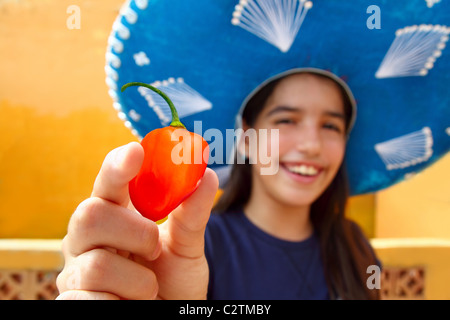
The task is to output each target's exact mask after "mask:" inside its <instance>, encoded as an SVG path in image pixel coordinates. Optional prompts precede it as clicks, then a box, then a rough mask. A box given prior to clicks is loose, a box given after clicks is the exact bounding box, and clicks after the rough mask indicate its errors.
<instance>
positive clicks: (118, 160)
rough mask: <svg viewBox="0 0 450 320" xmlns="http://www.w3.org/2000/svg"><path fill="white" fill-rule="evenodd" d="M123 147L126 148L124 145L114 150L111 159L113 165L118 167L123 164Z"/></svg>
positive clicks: (124, 153)
mask: <svg viewBox="0 0 450 320" xmlns="http://www.w3.org/2000/svg"><path fill="white" fill-rule="evenodd" d="M125 149H126V145H125V146H122V147H119V148H117V149H116V151H115V154H114V158H113V161H114V165H115V166H116V167H118V168H120V167H121V166H122V164H123V162H124V160H125V156H126V154H127V153H126V152H125Z"/></svg>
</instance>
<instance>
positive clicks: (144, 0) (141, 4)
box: [135, 0, 148, 10]
mask: <svg viewBox="0 0 450 320" xmlns="http://www.w3.org/2000/svg"><path fill="white" fill-rule="evenodd" d="M135 3H136V6H137V7H138V8H139V9H141V10H145V9H147V6H148V0H136V1H135Z"/></svg>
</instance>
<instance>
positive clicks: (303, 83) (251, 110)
mask: <svg viewBox="0 0 450 320" xmlns="http://www.w3.org/2000/svg"><path fill="white" fill-rule="evenodd" d="M247 101H248V102H247V103H246V105H244V109H243V112H242V122H243V128H244V130H245V129H249V128H254V129H256V130H261V129H266V130H271V129H278V130H279V145H278V147H279V159H278V160H279V170H278V172H277V173H276V174H274V175H261V174H260V172H261V166H262V165H261V163H258V162H257V163H256V164H254V165H251V164H249V162H250V161H249V160H247V161H246V164H244V165H235V166H234V167H233V169H232V172H231V176H230V178H229V182H228V184H227V185H226V188H225V190H224V193H223V195H222V196H221V198H220V200H219V202H218V203H217V204H216V206H215V208H214V209H215V211H216V212H219V213H220V215H213V216H212V217H211V220H210V222H209V225H208V228H207V233H206V236H207V238H206V245H207V258H208V261H209V265H210V274H211V275H210V283H209V291H208V293H209V297H210V298H217V299H223V298H225V299H227V298H237V299H254V298H256V299H327V298H342V299H375V298H378V292H377V290H369V289H368V288H367V286H366V279H367V273H366V271H367V267H368V266H369V265H374V264H377V260H376V257H375V255H374V252H373V250H372V249H371V247H370V245H369V243H368V241H367V240H366V239H365V238H364V236H363V234H362V232H361V231H360V229H359V228H358V227H357V225H356V224H355V223H352V222H351V221H349V220H347V219H345V213H344V212H345V205H346V200H347V197H348V188H347V178H346V174H345V166H344V161H343V160H344V153H345V145H346V138H347V135H348V133H349V130H350V127H351V124H352V123H353V120H354V117H355V104H354V100H353V97H352V95H351V93H350V91H349V89H348V88H347V86H346V85H345V84H344V83H343V82H342V81H340V80H339V79H338V78H336V77H335V76H334V75H332V74H330V73H327V72H324V71H321V70H315V69H296V70H291V71H289V72H287V73H283V74H281V75H278V76H276V77H274V78H273V79H271V80H269V81H268V82H266V83H265V84H264V85H263V86H262V87H261V88H259V89H257V90H256V92H254V93H253V94H252V95H251V97H250V98H249V99H247ZM246 144H247V146H246V150H247V152H248V150H249V149H250V148H249V146H248V142H246ZM259 147H261V146H259ZM246 158H247V159H248V157H246ZM250 158H252V157H250Z"/></svg>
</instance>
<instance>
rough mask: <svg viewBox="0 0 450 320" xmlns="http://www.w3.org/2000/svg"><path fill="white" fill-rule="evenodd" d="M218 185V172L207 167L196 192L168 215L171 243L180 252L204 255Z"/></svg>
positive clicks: (194, 255)
mask: <svg viewBox="0 0 450 320" xmlns="http://www.w3.org/2000/svg"><path fill="white" fill-rule="evenodd" d="M218 188H219V179H218V177H217V175H216V173H215V172H214V171H213V170H212V169H210V168H206V171H205V174H204V175H203V178H202V179H201V181H200V184H199V186H198V187H197V189H196V190H195V192H194V193H193V194H191V195H190V196H189V198H187V199H186V200H185V201H184V202H183V203H181V204H180V205H179V206H178V207H177V208H176V209H175V210H174V211H173V212H172V213H171V214H170V215H169V217H168V219H167V221H166V224H167V228H168V232H169V242H168V245H169V246H170V248H171V250H172V251H173V252H174V253H176V254H177V255H180V256H183V257H188V258H196V257H199V256H202V255H203V254H204V237H205V228H206V224H207V223H208V220H209V216H210V214H211V209H212V206H213V203H214V198H215V196H216V192H217V190H218Z"/></svg>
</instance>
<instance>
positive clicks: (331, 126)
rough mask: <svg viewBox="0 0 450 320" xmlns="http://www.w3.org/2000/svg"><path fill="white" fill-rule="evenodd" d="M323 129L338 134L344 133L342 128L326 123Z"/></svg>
mask: <svg viewBox="0 0 450 320" xmlns="http://www.w3.org/2000/svg"><path fill="white" fill-rule="evenodd" d="M323 127H324V128H325V129H329V130H333V131H336V132H338V133H341V132H342V129H341V127H340V126H338V125H336V124H334V123H325V124H324V125H323Z"/></svg>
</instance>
